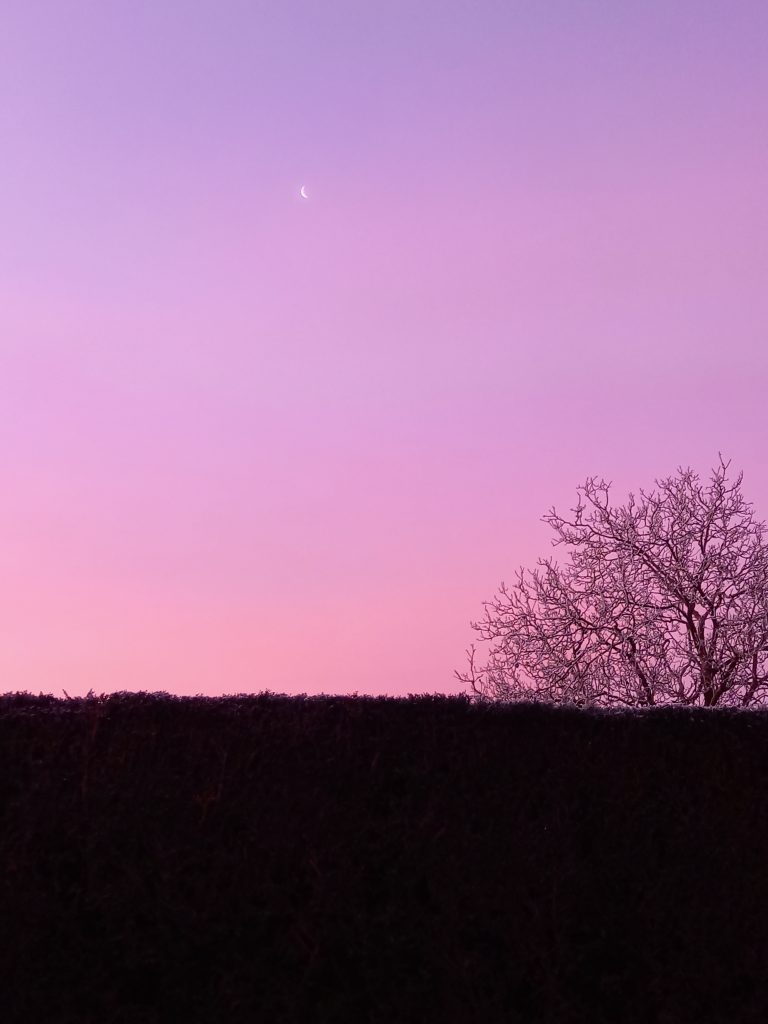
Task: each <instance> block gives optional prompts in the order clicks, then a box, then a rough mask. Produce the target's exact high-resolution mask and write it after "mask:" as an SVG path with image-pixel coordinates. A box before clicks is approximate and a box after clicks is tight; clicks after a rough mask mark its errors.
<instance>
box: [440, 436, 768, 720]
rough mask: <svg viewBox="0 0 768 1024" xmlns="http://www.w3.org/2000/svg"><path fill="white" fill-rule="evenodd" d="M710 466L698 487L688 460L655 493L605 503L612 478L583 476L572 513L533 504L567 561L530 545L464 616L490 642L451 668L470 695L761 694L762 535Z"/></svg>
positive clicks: (645, 701)
mask: <svg viewBox="0 0 768 1024" xmlns="http://www.w3.org/2000/svg"><path fill="white" fill-rule="evenodd" d="M729 465H730V462H728V463H724V462H723V459H722V456H720V467H719V468H718V469H715V470H714V471H713V475H712V482H711V484H710V485H709V486H708V487H707V489H706V490H703V489H702V487H701V486H699V483H698V480H699V478H698V476H697V475H695V474H693V473H692V472H691V470H690V469H687V470H682V469H678V473H679V476H678V477H677V478H672V477H669V478H667V479H666V480H663V481H659V480H657V481H656V483H657V484H658V486H659V487H660V488H661V493H660V494H656V492H651V494H646V493H645V492H644V491H643V490H642V489H641V491H640V495H641V498H642V500H641V501H640V503H639V504H637V505H636V504H635V499H634V495H633V494H632V493H630V495H629V503H628V505H626V506H623V507H619V508H616V509H611V508H609V506H608V489H609V487H610V483H609V484H606V483H605V482H604V481H603V480H601V481H600V483H596V482H595V480H596V478H594V477H591V478H588V479H587V482H586V484H585V485H584V487H579V488H577V490H579V491H582V492H583V494H584V497H585V498H586V499H587V501H588V502H589V503H590V505H591V506H592V512H591V514H590V515H589V518H588V519H587V520H586V521H585V520H584V519H583V512H584V509H585V508H586V507H587V506H586V505H585V504H583V503H582V499H581V497H579V499H578V505H577V507H576V508H574V509H571V511H572V512H573V513H574V518H573V520H568V519H563V518H561V517H560V516H558V515H557V514H556V512H555V510H554V508H553V509H552V510H551V512H550V514H549V515H547V516H544V517H543V520H544V521H545V522H549V523H550V524H551V525H552V526H553V528H554V529H555V530H556V532H557V534H558V539H556V540H553V541H552V544H553V546H557V545H558V544H562V543H565V544H567V545H570V546H572V547H574V548H575V550H574V551H573V552H572V553H571V564H570V565H569V566H566V567H565V568H561V567H560V566H558V565H556V564H553V562H552V560H551V559H546V560H545V559H539V560H538V565H539V566H541V567H542V569H543V571H542V572H541V573H539V572H538V571H536V570H534V571H533V572H532V573H530V576H531V580H530V581H526V580H525V578H524V572H523V570H520V571H519V572H518V583H517V584H516V585H515V587H514V588H513V589H512V590H510V589H508V588H507V587H506V585H505V584H504V583H502V584H501V588H500V591H499V594H498V595H497V597H496V598H495V599H494V600H493V601H486V602H483V604H484V607H485V620H484V621H482V622H479V623H478V622H472V623H471V626H472V628H473V629H475V630H477V631H479V633H480V635H481V638H482V640H484V641H490V642H491V643H492V644H493V646H492V647H491V650H490V652H489V657H488V661H487V664H486V665H485V667H483V668H481V669H477V668H476V667H475V646H474V644H472V645H471V647H470V649H469V650H468V651H467V655H468V657H469V671H468V672H465V673H459V672H456V673H455V675H456V677H457V678H458V679H459V680H460V681H461V682H464V683H469V684H470V685H471V687H472V690H473V691H474V693H475V694H476V695H477V697H478V698H479V699H480V700H494V699H495V700H500V701H501V700H544V701H547V702H550V703H574V704H579V705H587V706H589V705H593V706H605V707H609V706H627V707H637V706H647V705H664V704H682V705H702V706H705V707H712V706H715V705H719V706H742V707H743V706H748V705H758V704H763V703H765V702H766V694H767V693H768V548H767V547H766V546H765V545H764V544H763V540H762V537H763V532H764V530H765V524H764V523H755V522H753V518H752V512H751V511H750V508H751V503H749V502H745V501H744V499H743V498H742V496H741V493H740V490H739V488H740V485H741V480H742V477H743V473H740V474H739V477H738V479H737V480H736V482H735V483H734V484H733V485H732V486H726V470H727V468H728V466H729Z"/></svg>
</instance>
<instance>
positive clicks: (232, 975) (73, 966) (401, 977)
mask: <svg viewBox="0 0 768 1024" xmlns="http://www.w3.org/2000/svg"><path fill="white" fill-rule="evenodd" d="M767 784H768V711H762V710H749V711H730V710H724V709H720V710H717V709H714V710H704V709H699V710H684V709H681V708H668V709H653V710H648V711H642V712H606V711H588V710H583V709H578V708H573V707H570V708H565V707H562V708H557V707H550V706H547V705H541V704H509V705H480V704H473V703H470V702H469V700H468V699H467V698H463V697H458V698H456V697H442V696H422V697H411V698H409V699H393V698H366V697H326V696H323V697H283V696H277V695H273V694H269V693H267V694H261V695H257V696H253V695H238V696H235V697H225V698H214V699H206V698H202V697H199V698H177V697H171V696H169V695H167V694H162V693H161V694H147V693H119V694H114V695H111V696H109V697H102V698H98V697H91V698H87V699H85V698H84V699H82V700H58V699H56V698H53V697H44V696H41V697H34V696H32V695H29V694H8V695H6V696H4V697H0V814H2V831H1V832H0V865H1V867H2V879H3V888H2V898H1V901H0V912H1V913H2V929H1V930H0V1019H2V1021H3V1022H4V1024H17V1022H18V1024H22V1022H23V1024H36V1022H40V1024H70V1022H72V1024H73V1022H94V1024H97V1022H98V1024H105V1022H115V1024H123V1022H126V1024H127V1022H131V1024H145V1022H146V1024H149V1022H152V1024H155V1022H157V1024H160V1022H162V1024H166V1022H171V1021H177V1020H178V1021H183V1022H184V1024H195V1022H202V1021H206V1022H208V1021H210V1022H213V1021H217V1022H218V1021H222V1022H227V1024H237V1022H240V1021H243V1022H245V1021H247V1022H249V1024H255V1022H258V1021H265V1022H267V1021H268V1022H270V1024H271V1022H294V1021H308V1022H309V1021H311V1022H313V1024H333V1022H340V1021H355V1022H357V1024H364V1022H368V1021H370V1022H376V1024H406V1022H411V1021H413V1022H419V1024H423V1022H429V1021H440V1022H442V1024H450V1022H454V1021H455V1022H462V1024H464V1022H478V1024H480V1022H483V1024H492V1022H495V1021H499V1022H501V1021H503V1022H509V1024H516V1022H521V1024H522V1022H525V1024H529V1022H530V1024H537V1022H552V1024H554V1022H556V1024H570V1022H574V1024H576V1022H584V1024H602V1022H605V1024H620V1022H638V1024H640V1022H642V1024H654V1022H657V1024H682V1022H689V1021H690V1022H694V1021H695V1022H696V1024H709V1022H711V1024H715V1022H716V1024H724V1022H728V1024H741V1022H744V1024H746V1022H755V1024H758V1022H759V1024H765V1022H766V1021H768V797H767V795H766V794H767V793H768V785H767Z"/></svg>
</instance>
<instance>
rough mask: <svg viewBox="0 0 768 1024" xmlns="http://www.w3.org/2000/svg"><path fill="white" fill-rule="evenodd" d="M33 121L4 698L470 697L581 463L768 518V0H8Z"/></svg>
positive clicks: (0, 412)
mask: <svg viewBox="0 0 768 1024" xmlns="http://www.w3.org/2000/svg"><path fill="white" fill-rule="evenodd" d="M0 129H1V131H2V134H1V135H0V138H1V139H2V160H0V472H1V474H2V477H1V479H2V502H1V503H0V539H1V541H2V543H0V574H1V575H0V578H1V579H2V587H1V588H0V679H1V680H2V690H3V691H8V690H30V691H32V692H35V693H37V692H40V691H42V692H44V693H53V694H54V695H57V696H61V695H62V690H63V689H66V690H67V692H68V693H69V694H70V695H72V696H75V695H78V694H84V693H86V692H87V691H88V690H89V689H91V688H93V689H94V690H95V691H96V692H97V693H101V692H107V693H108V692H112V691H115V690H166V691H168V692H170V693H176V694H181V695H187V694H196V693H203V694H210V695H218V694H225V693H240V692H259V691H261V690H264V689H270V690H273V691H277V692H284V693H302V692H305V693H309V694H312V693H320V692H325V693H352V692H355V691H357V692H358V693H360V694H367V693H371V694H391V695H402V694H407V693H409V692H414V693H422V692H443V693H459V692H462V690H463V687H462V684H460V683H458V682H457V681H456V680H455V679H454V678H453V671H454V669H456V668H459V669H463V668H464V666H465V658H464V650H465V648H466V647H467V646H468V644H469V643H470V642H471V641H472V640H473V639H475V636H474V633H473V631H472V630H471V629H470V626H469V620H470V619H476V618H478V617H480V615H481V613H482V601H483V600H484V599H490V598H491V597H492V595H493V593H494V592H495V591H496V589H497V588H498V585H499V583H500V581H501V580H502V579H505V580H507V581H508V582H512V581H513V578H514V572H515V569H517V568H518V567H519V566H521V565H525V566H527V567H530V568H533V567H534V566H535V563H536V559H537V558H538V557H547V556H549V555H552V554H556V557H558V558H562V557H563V548H558V549H553V548H552V547H551V545H550V540H551V538H552V537H553V536H554V534H553V531H552V530H551V529H550V528H549V527H548V526H547V525H546V524H544V523H542V522H541V516H542V515H544V514H545V513H546V512H547V511H548V510H549V508H550V507H551V506H552V505H555V507H556V508H557V510H558V511H560V512H565V511H567V510H568V509H569V508H570V507H572V506H573V505H574V504H575V501H576V497H577V493H576V487H577V485H579V484H582V483H583V482H584V479H585V477H586V476H589V475H595V476H598V477H601V476H602V477H604V478H605V479H606V480H612V481H613V488H612V490H611V498H612V501H613V502H614V503H617V504H622V503H624V502H625V501H626V498H627V492H628V491H629V490H634V491H635V492H636V493H637V492H638V490H639V488H640V487H644V488H646V489H648V488H650V487H652V486H653V481H654V479H655V478H657V477H664V476H668V475H672V474H674V473H675V472H676V470H677V467H678V466H680V465H683V466H688V465H690V466H691V467H692V468H693V469H694V470H695V471H697V472H698V473H699V474H700V475H701V476H702V478H708V477H709V474H710V471H711V469H712V467H713V466H715V465H716V464H717V453H718V451H722V452H723V455H724V457H725V458H730V459H732V464H731V476H732V477H735V475H736V474H737V473H738V471H739V470H743V471H744V481H743V485H742V490H743V493H744V496H745V498H746V499H747V500H749V501H752V502H754V506H755V512H756V515H757V518H759V519H768V478H766V471H765V457H764V440H761V439H764V438H765V436H766V425H768V414H767V413H766V396H765V392H766V384H767V383H768V287H766V282H767V281H768V189H766V182H768V6H767V5H766V4H765V3H764V2H762V0H754V2H748V0H745V2H742V3H738V4H734V3H732V2H731V0H727V2H726V0H724V2H721V3H714V2H710V0H682V2H677V3H669V2H668V0H656V2H650V3H648V2H643V3H639V2H637V3H636V2H632V0H622V2H621V3H615V4H604V3H597V2H586V0H585V2H583V3H574V2H565V0H562V2H557V0H553V2H551V3H540V2H534V0H527V2H513V0H508V2H507V0H505V2H501V0H487V2H480V3H478V4H469V3H466V2H462V3H458V2H451V0H449V2H445V0H441V2H440V3H437V2H433V0H419V2H418V3H414V2H412V0H408V2H405V0H396V2H393V0H387V2H386V3H384V2H379V0H370V2H367V3H361V2H359V0H354V2H353V0H347V2H343V3H342V2H337V0H329V2H327V3H322V4H321V3H315V2H309V0H304V2H298V0H279V2H278V0H274V2H267V3H256V2H246V0H209V2H201V0H183V2H182V0H163V2H160V3H158V2H154V0H152V2H150V0H130V2H129V0H104V2H102V3H93V2H85V0H37V2H32V0H5V3H4V4H3V10H2V14H1V15H0ZM302 184H304V185H306V187H307V189H308V191H309V194H310V199H309V200H307V201H304V200H302V199H301V198H300V197H299V195H298V190H299V187H300V186H301V185H302Z"/></svg>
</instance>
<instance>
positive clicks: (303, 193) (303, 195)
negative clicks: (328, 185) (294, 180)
mask: <svg viewBox="0 0 768 1024" xmlns="http://www.w3.org/2000/svg"><path fill="white" fill-rule="evenodd" d="M299 195H300V196H301V198H302V199H309V196H308V195H307V189H306V187H305V186H304V185H302V186H301V188H300V189H299Z"/></svg>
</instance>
